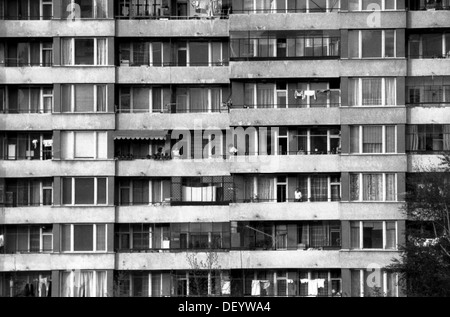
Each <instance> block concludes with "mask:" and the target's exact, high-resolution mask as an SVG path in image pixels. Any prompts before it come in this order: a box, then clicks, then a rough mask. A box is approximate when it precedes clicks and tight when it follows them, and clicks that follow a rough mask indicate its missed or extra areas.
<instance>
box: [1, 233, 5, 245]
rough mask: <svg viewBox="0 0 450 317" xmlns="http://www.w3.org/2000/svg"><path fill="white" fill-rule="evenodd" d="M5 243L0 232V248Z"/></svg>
mask: <svg viewBox="0 0 450 317" xmlns="http://www.w3.org/2000/svg"><path fill="white" fill-rule="evenodd" d="M4 245H5V239H4V238H3V235H2V234H0V248H1V247H3V246H4Z"/></svg>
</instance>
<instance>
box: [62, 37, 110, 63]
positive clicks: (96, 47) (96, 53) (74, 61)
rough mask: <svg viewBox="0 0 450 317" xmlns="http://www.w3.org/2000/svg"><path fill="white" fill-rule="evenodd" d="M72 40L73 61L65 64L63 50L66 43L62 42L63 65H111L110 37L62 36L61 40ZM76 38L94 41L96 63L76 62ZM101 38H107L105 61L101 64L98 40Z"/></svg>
mask: <svg viewBox="0 0 450 317" xmlns="http://www.w3.org/2000/svg"><path fill="white" fill-rule="evenodd" d="M67 40H70V47H71V51H72V52H71V60H72V63H70V64H64V57H63V54H64V53H63V50H64V45H62V44H61V66H64V67H69V66H73V67H98V66H109V56H108V55H109V54H108V52H109V41H108V37H63V38H61V42H64V41H67ZM75 40H93V41H94V53H93V54H94V56H93V59H94V63H93V64H77V63H76V54H75V51H76V46H75V44H76V42H75ZM99 40H105V57H106V58H105V63H104V64H99V62H98V53H99V52H98V46H99V45H98V41H99Z"/></svg>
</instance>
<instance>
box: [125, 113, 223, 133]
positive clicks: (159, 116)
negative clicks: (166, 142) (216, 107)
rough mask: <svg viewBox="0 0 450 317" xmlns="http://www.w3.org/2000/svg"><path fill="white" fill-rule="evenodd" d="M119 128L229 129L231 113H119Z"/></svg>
mask: <svg viewBox="0 0 450 317" xmlns="http://www.w3.org/2000/svg"><path fill="white" fill-rule="evenodd" d="M117 122H118V130H136V129H139V130H172V129H189V130H193V129H198V128H199V125H201V127H202V128H203V129H220V130H227V129H229V128H230V115H229V113H228V111H227V112H225V113H175V114H169V113H130V114H119V115H117Z"/></svg>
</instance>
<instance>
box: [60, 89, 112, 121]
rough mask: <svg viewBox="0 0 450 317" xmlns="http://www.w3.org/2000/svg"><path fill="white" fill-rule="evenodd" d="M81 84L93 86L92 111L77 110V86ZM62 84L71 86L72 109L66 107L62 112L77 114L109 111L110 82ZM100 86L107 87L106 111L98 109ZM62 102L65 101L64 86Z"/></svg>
mask: <svg viewBox="0 0 450 317" xmlns="http://www.w3.org/2000/svg"><path fill="white" fill-rule="evenodd" d="M80 85H84V86H92V89H93V97H94V98H93V104H92V109H93V110H92V111H89V112H81V111H80V112H79V111H75V108H76V104H77V100H76V91H75V90H76V88H77V86H80ZM61 86H67V87H70V105H69V107H70V111H65V110H64V109H61V113H62V114H65V113H75V114H83V113H107V112H108V110H107V108H108V100H107V99H108V94H109V89H108V84H63V85H61ZM99 87H104V88H105V94H106V100H104V102H105V111H99V110H98V101H99V99H98V88H99ZM61 102H62V103H63V102H64V95H63V93H62V87H61Z"/></svg>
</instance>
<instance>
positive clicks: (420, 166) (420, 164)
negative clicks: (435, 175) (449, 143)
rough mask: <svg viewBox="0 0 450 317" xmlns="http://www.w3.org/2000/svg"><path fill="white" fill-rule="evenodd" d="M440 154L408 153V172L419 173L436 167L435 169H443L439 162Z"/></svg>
mask: <svg viewBox="0 0 450 317" xmlns="http://www.w3.org/2000/svg"><path fill="white" fill-rule="evenodd" d="M441 158H442V155H438V154H436V155H426V154H417V155H415V154H410V155H408V172H410V173H419V172H424V171H425V172H426V171H428V170H430V169H431V170H433V169H436V170H437V171H444V169H443V167H442V166H440V164H441V162H442V161H441Z"/></svg>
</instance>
